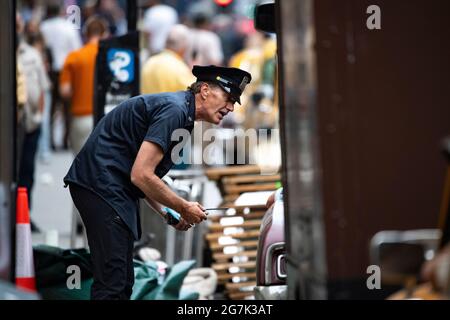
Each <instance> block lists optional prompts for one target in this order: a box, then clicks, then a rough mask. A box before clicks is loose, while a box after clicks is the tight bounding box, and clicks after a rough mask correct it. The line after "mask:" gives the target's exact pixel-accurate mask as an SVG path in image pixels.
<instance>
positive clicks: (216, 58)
mask: <svg viewBox="0 0 450 320" xmlns="http://www.w3.org/2000/svg"><path fill="white" fill-rule="evenodd" d="M193 24H194V29H192V32H193V39H194V43H193V46H194V47H193V51H194V55H195V57H194V64H197V65H201V66H209V65H216V66H221V65H223V50H222V43H221V41H220V38H219V36H218V35H217V34H216V33H214V32H212V31H211V30H210V21H209V17H208V16H207V15H205V14H202V13H198V14H197V15H195V16H194V18H193Z"/></svg>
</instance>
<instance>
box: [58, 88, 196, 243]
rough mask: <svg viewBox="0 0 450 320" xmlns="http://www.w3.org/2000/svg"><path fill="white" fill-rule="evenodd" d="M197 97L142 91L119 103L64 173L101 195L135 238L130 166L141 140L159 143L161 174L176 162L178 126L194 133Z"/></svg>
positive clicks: (136, 208)
mask: <svg viewBox="0 0 450 320" xmlns="http://www.w3.org/2000/svg"><path fill="white" fill-rule="evenodd" d="M194 120H195V99H194V95H193V94H192V93H191V92H190V91H179V92H174V93H160V94H152V95H142V96H137V97H134V98H131V99H129V100H127V101H124V102H123V103H121V104H120V105H118V106H117V107H116V108H115V109H114V110H112V111H111V112H109V113H108V114H107V115H106V116H105V117H103V118H102V119H101V120H100V121H99V123H98V124H97V126H96V127H95V128H94V130H93V132H92V133H91V135H90V136H89V138H88V140H87V141H86V143H85V145H84V146H83V148H82V149H81V151H80V152H79V153H78V155H77V156H76V158H75V160H74V161H73V163H72V166H71V167H70V169H69V172H68V173H67V175H66V176H65V177H64V183H65V184H66V185H67V184H70V183H75V184H78V185H80V186H82V187H85V188H87V189H89V190H91V191H93V192H95V193H96V194H97V195H99V196H100V197H102V198H103V199H104V200H105V201H106V202H108V204H109V205H111V207H112V208H113V209H114V210H115V211H116V212H117V214H118V215H119V216H120V217H121V218H122V219H123V220H124V222H125V223H126V224H127V225H128V227H129V228H130V230H131V231H132V232H133V234H134V236H135V238H136V239H139V238H140V236H141V227H140V219H139V198H144V197H145V195H144V194H143V192H142V191H141V190H139V188H137V187H136V186H135V185H133V184H132V183H131V168H132V166H133V164H134V160H135V159H136V156H137V153H138V151H139V148H140V147H141V144H142V142H143V141H144V140H145V141H151V142H154V143H156V144H158V145H159V146H160V147H161V149H162V150H163V152H164V157H163V159H162V160H161V162H160V163H159V164H158V166H157V167H156V170H155V174H156V175H157V176H158V177H160V178H162V177H163V176H164V175H165V174H166V173H167V172H168V171H169V170H170V168H171V167H172V166H173V162H172V157H171V151H172V149H173V147H174V146H175V145H176V144H177V143H178V142H177V141H172V133H173V132H174V131H175V130H177V129H186V130H188V131H189V132H192V129H193V127H194Z"/></svg>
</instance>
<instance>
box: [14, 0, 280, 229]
mask: <svg viewBox="0 0 450 320" xmlns="http://www.w3.org/2000/svg"><path fill="white" fill-rule="evenodd" d="M257 2H259V1H257V0H240V1H239V0H235V1H233V3H232V5H230V6H228V7H227V8H221V7H219V6H218V5H217V4H216V3H215V2H214V1H213V0H194V1H176V0H175V1H156V0H140V1H137V6H138V8H137V11H138V12H137V15H136V17H137V21H133V24H135V25H136V26H137V29H138V30H139V31H140V68H141V74H140V90H141V93H142V94H151V93H158V92H166V91H178V90H186V88H187V87H188V86H189V85H190V84H192V83H193V82H194V81H195V79H194V77H193V75H192V73H191V69H192V66H193V65H211V64H212V65H218V66H231V67H238V68H241V69H244V70H246V71H249V72H250V73H251V74H252V78H253V80H252V83H251V84H250V85H249V86H248V89H247V90H246V92H245V96H243V97H242V98H241V100H242V107H237V108H236V109H235V112H234V113H233V114H229V115H228V117H227V118H226V119H224V121H223V124H222V125H221V126H222V127H226V128H244V129H248V128H255V129H271V128H274V127H276V123H277V118H276V117H277V115H278V110H277V105H276V103H275V102H274V101H276V97H275V94H274V92H276V90H275V89H274V88H276V70H275V65H276V64H275V52H276V41H275V38H274V37H273V35H268V34H262V33H260V32H258V31H256V30H255V29H254V27H253V20H252V14H251V12H252V10H251V8H252V6H254V5H255V4H256V3H257ZM126 10H127V3H126V1H125V0H65V1H62V0H61V1H58V0H21V1H18V3H17V12H16V30H17V39H18V40H17V48H16V49H17V50H16V53H17V84H18V86H17V97H18V110H17V114H18V141H17V143H18V147H17V151H18V156H17V159H18V160H19V161H20V164H19V166H18V168H19V169H18V171H19V172H18V177H19V178H18V180H19V185H20V186H25V187H27V189H28V191H29V192H28V194H29V197H30V199H29V203H30V205H31V203H32V202H31V194H32V189H33V183H34V171H35V165H36V161H41V162H43V163H45V164H48V163H50V162H51V156H52V152H55V151H59V150H71V151H72V152H73V153H74V154H77V153H78V152H79V150H80V149H81V147H82V146H83V144H84V142H85V141H86V139H87V137H88V135H89V133H90V132H91V130H92V128H93V125H94V124H93V112H94V110H93V105H94V103H93V101H94V91H95V84H94V75H95V61H96V56H97V52H98V44H99V41H101V40H103V39H107V38H109V37H116V36H121V35H124V34H126V33H127V27H128V23H129V22H128V21H127V14H126ZM205 129H207V127H205V128H202V130H205ZM32 228H33V229H34V230H36V229H37V227H36V226H35V225H34V223H32Z"/></svg>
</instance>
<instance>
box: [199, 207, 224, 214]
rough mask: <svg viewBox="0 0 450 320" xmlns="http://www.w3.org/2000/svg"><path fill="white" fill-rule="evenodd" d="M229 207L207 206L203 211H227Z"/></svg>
mask: <svg viewBox="0 0 450 320" xmlns="http://www.w3.org/2000/svg"><path fill="white" fill-rule="evenodd" d="M228 209H230V208H207V209H205V210H204V211H205V213H206V214H208V211H227V210H228Z"/></svg>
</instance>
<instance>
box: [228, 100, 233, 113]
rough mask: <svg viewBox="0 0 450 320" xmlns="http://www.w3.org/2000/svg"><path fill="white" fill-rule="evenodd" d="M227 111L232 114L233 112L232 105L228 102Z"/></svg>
mask: <svg viewBox="0 0 450 320" xmlns="http://www.w3.org/2000/svg"><path fill="white" fill-rule="evenodd" d="M227 109H228V111H230V112H233V111H234V103H233V102H228V104H227Z"/></svg>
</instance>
